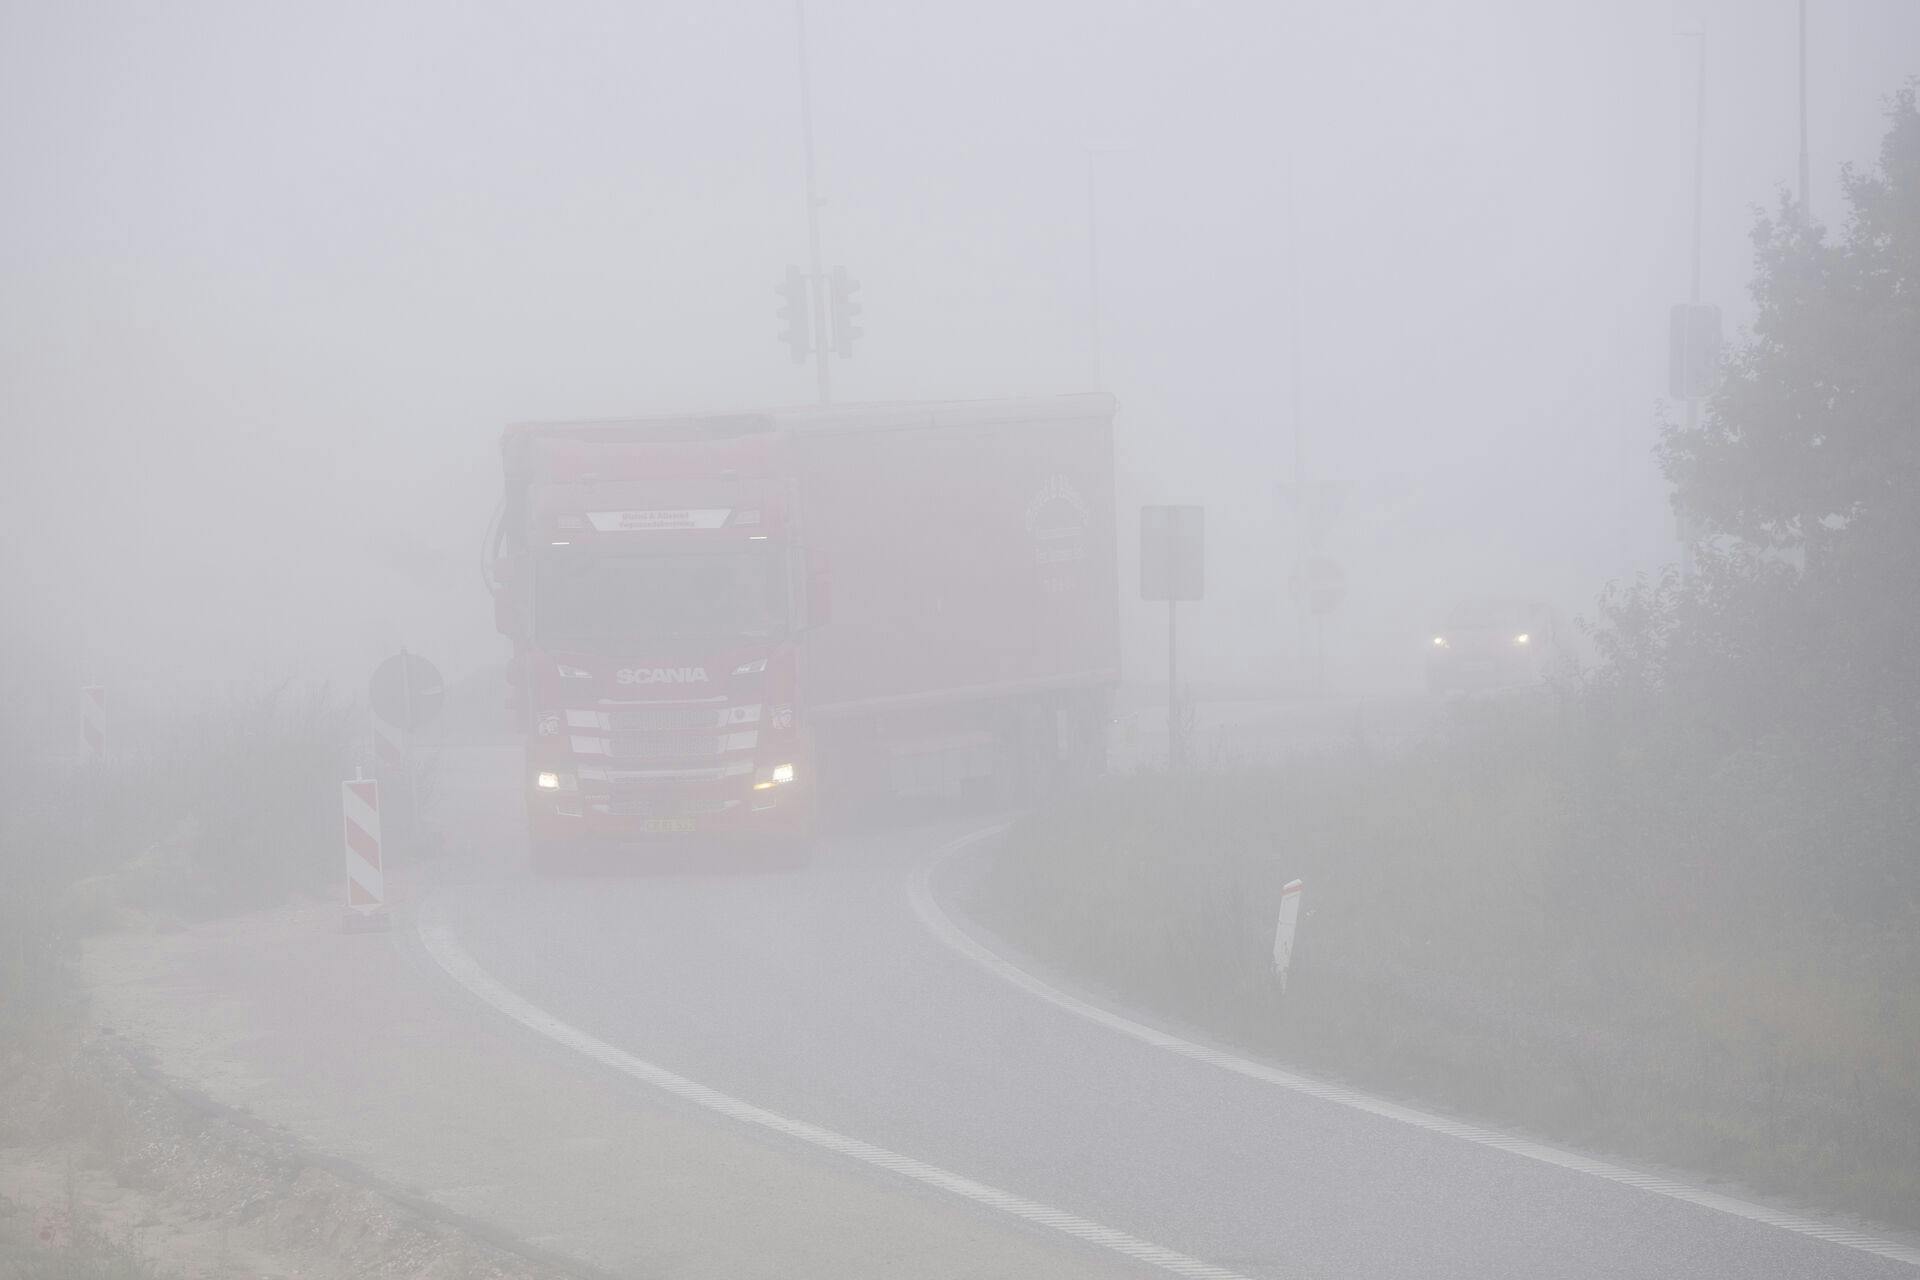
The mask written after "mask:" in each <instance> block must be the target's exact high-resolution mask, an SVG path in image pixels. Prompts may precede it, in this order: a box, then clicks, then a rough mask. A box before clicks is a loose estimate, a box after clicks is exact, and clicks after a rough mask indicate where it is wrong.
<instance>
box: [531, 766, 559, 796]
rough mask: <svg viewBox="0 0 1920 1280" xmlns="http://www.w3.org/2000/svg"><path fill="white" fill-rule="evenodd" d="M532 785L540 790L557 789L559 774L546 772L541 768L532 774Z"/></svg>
mask: <svg viewBox="0 0 1920 1280" xmlns="http://www.w3.org/2000/svg"><path fill="white" fill-rule="evenodd" d="M533 785H534V786H536V787H538V788H540V789H541V790H542V791H558V790H559V789H560V775H559V774H557V773H547V772H545V771H544V770H543V771H541V772H540V773H536V774H535V775H533Z"/></svg>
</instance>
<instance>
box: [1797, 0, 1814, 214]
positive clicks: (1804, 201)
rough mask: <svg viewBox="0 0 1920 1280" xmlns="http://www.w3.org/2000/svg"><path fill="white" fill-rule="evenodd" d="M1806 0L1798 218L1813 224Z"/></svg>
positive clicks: (1804, 3)
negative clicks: (1808, 145)
mask: <svg viewBox="0 0 1920 1280" xmlns="http://www.w3.org/2000/svg"><path fill="white" fill-rule="evenodd" d="M1808 168H1809V166H1808V163H1807V0H1800V220H1801V222H1802V223H1804V224H1806V225H1808V226H1811V225H1812V224H1813V205H1812V204H1811V203H1810V201H1811V200H1812V198H1813V197H1812V194H1811V189H1810V187H1809V186H1808V182H1807V173H1808Z"/></svg>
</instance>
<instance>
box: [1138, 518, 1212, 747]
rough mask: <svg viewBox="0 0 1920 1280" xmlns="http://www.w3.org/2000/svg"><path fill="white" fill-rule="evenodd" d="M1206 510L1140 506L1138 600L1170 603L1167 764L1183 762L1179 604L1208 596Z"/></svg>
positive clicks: (1168, 622) (1168, 623) (1168, 628)
mask: <svg viewBox="0 0 1920 1280" xmlns="http://www.w3.org/2000/svg"><path fill="white" fill-rule="evenodd" d="M1205 532H1206V510H1205V508H1203V507H1194V506H1178V507H1169V506H1157V507H1141V508H1140V598H1141V599H1142V600H1165V601H1166V602H1167V768H1168V769H1170V770H1171V769H1177V768H1179V767H1180V764H1181V743H1180V720H1179V705H1178V704H1179V690H1180V684H1179V662H1178V657H1177V654H1178V644H1177V639H1178V632H1177V629H1176V628H1177V624H1176V622H1175V614H1176V607H1177V606H1178V605H1179V603H1180V601H1182V600H1201V599H1204V598H1205V596H1206V586H1207V584H1206V572H1205V569H1206V561H1205V555H1204V552H1205Z"/></svg>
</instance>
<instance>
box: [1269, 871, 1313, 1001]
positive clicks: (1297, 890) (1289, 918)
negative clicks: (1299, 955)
mask: <svg viewBox="0 0 1920 1280" xmlns="http://www.w3.org/2000/svg"><path fill="white" fill-rule="evenodd" d="M1305 887H1306V886H1305V885H1304V884H1302V883H1301V882H1300V881H1298V880H1289V881H1287V883H1286V884H1285V885H1284V886H1283V887H1282V888H1281V890H1280V921H1279V923H1278V924H1276V925H1275V926H1274V929H1273V972H1274V974H1275V975H1276V976H1277V977H1278V978H1279V979H1280V990H1282V991H1285V990H1286V989H1287V969H1288V967H1289V966H1290V965H1291V964H1292V963H1293V935H1294V933H1295V932H1296V931H1298V929H1299V927H1300V894H1301V890H1303V889H1304V888H1305Z"/></svg>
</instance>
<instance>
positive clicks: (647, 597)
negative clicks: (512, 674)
mask: <svg viewBox="0 0 1920 1280" xmlns="http://www.w3.org/2000/svg"><path fill="white" fill-rule="evenodd" d="M780 564H781V559H780V557H779V556H776V555H773V554H771V553H769V552H767V551H760V550H756V551H748V552H724V553H713V552H709V553H706V554H679V555H591V554H587V555H554V556H549V557H547V558H546V559H545V561H544V562H543V563H542V564H541V565H540V569H539V574H538V579H537V586H536V588H535V600H534V618H535V625H536V629H537V631H538V633H539V639H540V642H541V643H542V644H543V645H546V646H550V647H568V646H572V647H579V648H589V649H606V648H608V647H610V646H617V645H622V644H628V643H635V642H637V643H642V644H645V643H651V642H657V641H662V640H695V639H698V640H734V639H755V638H763V637H766V636H771V635H773V634H775V633H777V632H778V631H780V630H782V629H784V627H785V626H786V614H787V606H786V588H785V583H784V579H783V578H782V576H781V574H780V572H779V566H780Z"/></svg>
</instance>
